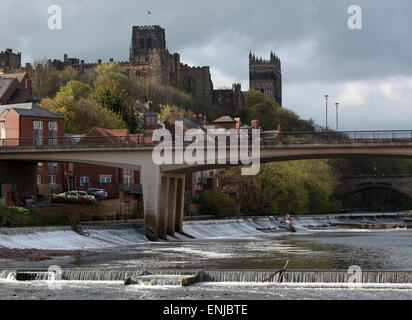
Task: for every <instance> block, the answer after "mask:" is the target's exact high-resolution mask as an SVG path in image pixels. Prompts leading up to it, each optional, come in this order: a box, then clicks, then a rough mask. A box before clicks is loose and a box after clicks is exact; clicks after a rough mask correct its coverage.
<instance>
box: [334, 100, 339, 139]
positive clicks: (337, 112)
mask: <svg viewBox="0 0 412 320" xmlns="http://www.w3.org/2000/svg"><path fill="white" fill-rule="evenodd" d="M335 106H336V132H339V103H338V102H336V103H335Z"/></svg>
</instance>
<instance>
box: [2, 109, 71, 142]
mask: <svg viewBox="0 0 412 320" xmlns="http://www.w3.org/2000/svg"><path fill="white" fill-rule="evenodd" d="M63 136H64V119H63V117H62V116H61V115H59V114H57V113H53V112H50V111H48V110H45V109H43V108H41V107H39V106H38V105H36V104H35V103H20V104H8V105H2V106H0V143H1V144H2V145H6V146H16V145H55V144H59V143H64V141H63V140H59V139H57V138H58V137H63Z"/></svg>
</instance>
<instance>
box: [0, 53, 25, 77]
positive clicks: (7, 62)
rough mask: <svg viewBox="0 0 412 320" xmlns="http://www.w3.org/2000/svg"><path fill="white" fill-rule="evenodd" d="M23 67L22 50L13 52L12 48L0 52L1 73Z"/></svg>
mask: <svg viewBox="0 0 412 320" xmlns="http://www.w3.org/2000/svg"><path fill="white" fill-rule="evenodd" d="M20 67H21V52H17V53H13V50H12V49H6V50H5V51H1V52H0V73H3V72H4V73H7V72H12V71H16V70H17V69H19V68H20Z"/></svg>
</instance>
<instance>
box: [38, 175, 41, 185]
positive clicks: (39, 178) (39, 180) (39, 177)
mask: <svg viewBox="0 0 412 320" xmlns="http://www.w3.org/2000/svg"><path fill="white" fill-rule="evenodd" d="M37 184H41V175H37Z"/></svg>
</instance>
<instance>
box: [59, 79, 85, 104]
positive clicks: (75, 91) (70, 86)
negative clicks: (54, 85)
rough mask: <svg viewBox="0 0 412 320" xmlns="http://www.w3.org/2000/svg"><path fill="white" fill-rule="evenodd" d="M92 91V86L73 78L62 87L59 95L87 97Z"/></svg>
mask: <svg viewBox="0 0 412 320" xmlns="http://www.w3.org/2000/svg"><path fill="white" fill-rule="evenodd" d="M91 92H92V88H91V87H90V86H89V85H88V84H85V83H83V82H80V81H76V80H71V81H69V82H67V83H66V85H64V86H63V87H61V88H60V90H59V92H58V93H57V97H61V96H66V97H73V98H75V99H76V100H79V99H87V98H88V97H89V95H90V93H91Z"/></svg>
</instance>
